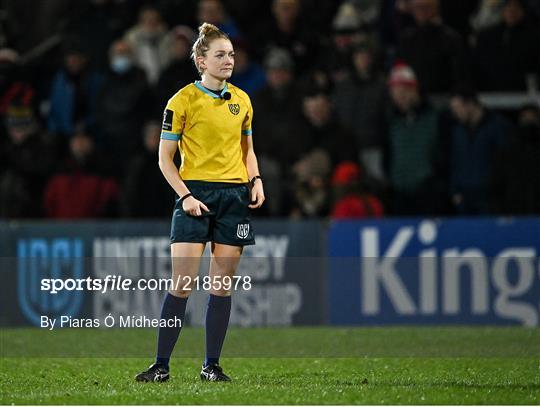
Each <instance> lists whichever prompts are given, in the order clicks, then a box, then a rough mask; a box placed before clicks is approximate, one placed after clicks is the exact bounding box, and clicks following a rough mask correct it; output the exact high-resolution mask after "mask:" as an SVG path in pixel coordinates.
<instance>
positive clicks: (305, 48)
mask: <svg viewBox="0 0 540 407" xmlns="http://www.w3.org/2000/svg"><path fill="white" fill-rule="evenodd" d="M302 17H303V15H302V5H301V3H300V0H273V2H272V20H271V21H270V22H269V23H268V24H267V25H263V26H262V27H260V28H259V31H258V33H256V34H255V36H256V38H257V40H256V41H255V43H257V44H260V46H258V47H257V48H258V49H260V50H262V52H264V53H266V52H268V51H269V50H270V49H271V48H276V47H277V48H284V49H286V50H287V51H288V52H289V53H290V54H291V56H292V58H293V61H294V66H295V69H296V73H302V72H304V71H305V70H306V69H308V68H309V67H310V66H311V64H312V63H313V61H314V60H316V59H317V52H318V42H319V38H318V36H317V32H316V31H315V32H314V31H310V30H309V29H308V27H306V25H304V24H303V21H302Z"/></svg>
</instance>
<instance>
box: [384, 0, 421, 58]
mask: <svg viewBox="0 0 540 407" xmlns="http://www.w3.org/2000/svg"><path fill="white" fill-rule="evenodd" d="M414 25H415V22H414V18H413V16H412V12H411V2H410V0H381V11H380V17H379V33H380V37H381V42H382V43H383V45H385V46H388V48H389V49H390V52H392V51H395V47H396V45H397V43H398V40H399V35H400V33H402V32H404V31H405V30H406V29H407V28H409V27H413V26H414Z"/></svg>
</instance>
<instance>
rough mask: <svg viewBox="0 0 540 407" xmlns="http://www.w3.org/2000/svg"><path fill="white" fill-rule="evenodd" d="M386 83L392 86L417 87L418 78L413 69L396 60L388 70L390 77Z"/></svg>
mask: <svg viewBox="0 0 540 407" xmlns="http://www.w3.org/2000/svg"><path fill="white" fill-rule="evenodd" d="M388 85H389V86H390V87H392V86H400V85H401V86H411V87H414V88H417V87H418V79H417V78H416V74H415V73H414V71H413V69H412V68H411V67H410V66H409V65H407V64H406V63H405V62H401V61H400V62H398V63H396V64H395V65H394V67H393V68H392V71H391V72H390V78H389V79H388Z"/></svg>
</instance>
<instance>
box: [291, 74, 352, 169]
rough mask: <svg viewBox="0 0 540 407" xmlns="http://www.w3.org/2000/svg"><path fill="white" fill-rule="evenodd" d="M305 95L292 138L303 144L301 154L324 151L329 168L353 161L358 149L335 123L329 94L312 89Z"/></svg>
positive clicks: (336, 122)
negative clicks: (295, 132)
mask: <svg viewBox="0 0 540 407" xmlns="http://www.w3.org/2000/svg"><path fill="white" fill-rule="evenodd" d="M311 86H313V84H311ZM305 92H306V93H305V94H304V98H303V101H302V106H303V113H304V120H303V125H302V127H301V128H300V131H299V132H298V133H297V134H295V138H297V139H298V141H301V142H302V146H303V153H304V154H305V153H308V152H310V151H313V150H316V149H321V150H324V151H326V152H327V153H328V154H329V156H330V163H331V165H332V166H334V165H337V163H339V162H341V161H346V160H351V161H356V160H357V159H358V149H357V147H356V143H355V140H354V136H353V135H352V134H351V133H350V132H349V131H348V130H347V129H345V128H344V127H343V126H341V125H340V124H339V123H338V121H337V118H336V114H335V109H334V107H333V105H332V101H331V100H330V97H329V94H328V90H327V89H324V88H318V87H311V88H309V89H307V90H306V91H305Z"/></svg>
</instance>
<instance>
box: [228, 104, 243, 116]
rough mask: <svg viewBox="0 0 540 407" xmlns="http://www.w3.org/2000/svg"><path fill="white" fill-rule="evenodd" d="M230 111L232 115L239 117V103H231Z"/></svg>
mask: <svg viewBox="0 0 540 407" xmlns="http://www.w3.org/2000/svg"><path fill="white" fill-rule="evenodd" d="M229 110H230V111H231V113H232V114H234V115H237V114H238V113H240V105H239V104H238V103H229Z"/></svg>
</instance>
